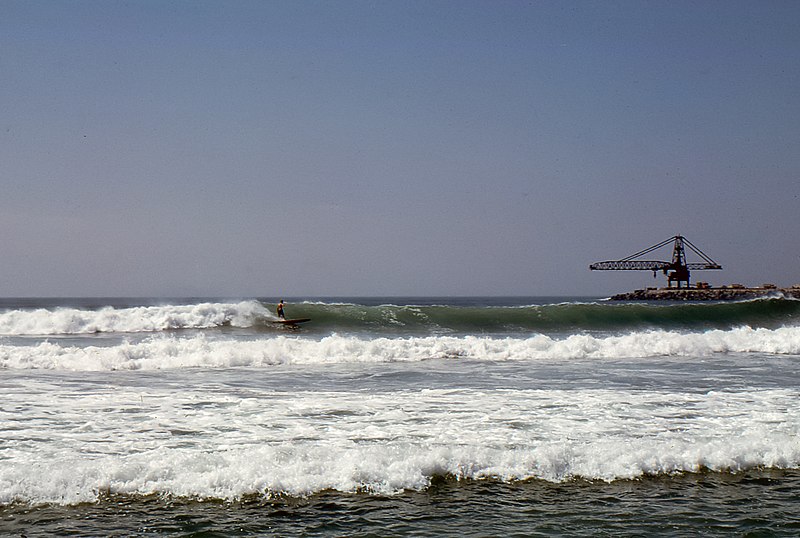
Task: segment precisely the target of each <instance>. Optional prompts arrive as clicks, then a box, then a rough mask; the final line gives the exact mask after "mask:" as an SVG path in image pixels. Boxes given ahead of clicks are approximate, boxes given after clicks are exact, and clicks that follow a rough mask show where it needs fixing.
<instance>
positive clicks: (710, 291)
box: [611, 286, 800, 301]
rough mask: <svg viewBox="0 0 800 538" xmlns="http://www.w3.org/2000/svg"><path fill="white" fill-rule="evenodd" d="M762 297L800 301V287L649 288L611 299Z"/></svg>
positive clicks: (737, 298) (689, 299)
mask: <svg viewBox="0 0 800 538" xmlns="http://www.w3.org/2000/svg"><path fill="white" fill-rule="evenodd" d="M762 297H784V298H788V299H800V286H792V287H791V288H777V287H770V286H767V287H760V288H746V287H727V286H723V287H719V288H647V289H643V290H635V291H631V292H627V293H620V294H617V295H614V296H612V297H611V300H612V301H739V300H748V299H759V298H762Z"/></svg>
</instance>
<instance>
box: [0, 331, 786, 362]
mask: <svg viewBox="0 0 800 538" xmlns="http://www.w3.org/2000/svg"><path fill="white" fill-rule="evenodd" d="M723 353H763V354H800V328H798V327H784V328H780V329H752V328H748V327H744V328H738V329H732V330H728V331H722V330H713V331H707V332H703V333H680V332H673V331H642V332H633V333H629V334H626V335H621V336H606V337H599V336H592V335H584V334H581V335H572V336H569V337H566V338H562V339H556V338H552V337H549V336H546V335H536V336H533V337H530V338H490V337H477V336H465V337H441V336H437V337H434V336H430V337H409V338H374V339H367V338H360V337H353V336H340V335H336V334H334V335H331V336H328V337H325V338H322V339H319V340H314V339H305V338H298V337H287V336H278V337H269V338H261V339H256V340H232V339H211V338H207V337H205V336H203V335H198V336H193V337H188V338H178V337H174V336H167V335H156V336H153V337H150V338H148V339H146V340H144V341H141V342H136V343H131V342H124V343H122V344H120V345H116V346H110V347H99V346H87V347H76V346H68V345H63V344H61V343H54V342H42V343H40V344H38V345H35V346H14V345H0V368H7V369H51V370H139V369H144V370H159V369H176V368H197V367H201V368H224V367H263V366H270V365H280V364H325V363H386V362H419V361H424V360H431V359H459V360H487V361H506V360H570V359H624V358H647V357H659V356H672V357H707V356H712V355H715V354H723Z"/></svg>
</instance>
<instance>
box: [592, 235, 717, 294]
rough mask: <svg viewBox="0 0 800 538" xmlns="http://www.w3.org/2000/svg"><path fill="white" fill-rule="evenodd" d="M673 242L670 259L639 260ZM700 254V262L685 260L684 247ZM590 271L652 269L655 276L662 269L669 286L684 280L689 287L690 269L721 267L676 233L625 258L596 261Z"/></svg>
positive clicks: (679, 285)
mask: <svg viewBox="0 0 800 538" xmlns="http://www.w3.org/2000/svg"><path fill="white" fill-rule="evenodd" d="M669 243H673V248H672V261H669V262H667V261H658V260H640V259H637V258H641V257H642V256H644V255H645V254H649V253H651V252H653V251H654V250H658V249H659V248H661V247H663V246H665V245H668V244H669ZM687 246H688V247H689V249H690V250H691V251H692V252H694V253H695V254H697V255H698V256H700V258H701V259H702V260H703V261H701V262H693V263H687V262H686V247H687ZM589 269H591V270H592V271H653V276H655V272H656V271H662V272H663V273H664V274H665V275H667V285H668V286H669V287H670V288H671V287H672V283H673V282H676V283H677V285H678V287H679V288H680V287H681V283H682V282H686V287H687V288H688V287H689V277H690V271H702V270H706V269H722V266H721V265H720V264H718V263H717V262H715V261H714V260H712V259H711V258H709V257H708V256H707V255H706V254H705V253H704V252H703V251H702V250H700V249H699V248H697V247H696V246H694V245H693V244H692V242H691V241H689V240H688V239H686V238H685V237H683V236H681V235H676V236H674V237H670V238H669V239H665V240H664V241H662V242H660V243H658V244H657V245H653V246H652V247H648V248H646V249H644V250H641V251H639V252H637V253H636V254H631V255H630V256H628V257H627V258H622V259H621V260H614V261H605V262H596V263H593V264H591V265H590V266H589Z"/></svg>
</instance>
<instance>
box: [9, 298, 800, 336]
mask: <svg viewBox="0 0 800 538" xmlns="http://www.w3.org/2000/svg"><path fill="white" fill-rule="evenodd" d="M289 311H290V314H291V317H298V318H300V317H302V318H311V319H312V320H313V323H312V324H310V325H308V326H307V327H308V328H309V329H310V330H312V331H314V332H315V333H316V334H325V333H327V334H331V333H358V332H372V333H375V334H376V335H380V334H404V333H406V334H414V335H419V334H449V333H453V334H513V333H519V332H527V333H532V332H536V333H564V332H575V331H616V332H629V331H631V330H641V329H655V330H659V329H662V330H683V329H686V330H698V329H701V330H702V329H729V328H735V327H740V326H750V327H766V328H777V327H781V326H786V325H798V324H800V301H797V300H792V299H782V298H771V299H757V300H750V301H742V302H719V303H690V304H653V303H612V302H589V303H581V302H568V303H559V304H544V305H529V306H521V307H517V306H515V307H510V306H447V305H391V304H388V305H378V306H367V305H360V304H352V303H325V302H305V303H299V304H293V305H290V307H289ZM273 312H274V305H268V304H264V303H261V302H259V301H255V300H251V301H242V302H238V303H213V302H205V303H199V304H191V305H161V306H137V307H131V308H114V307H110V306H108V307H103V308H99V309H80V308H55V309H35V310H8V311H5V312H0V335H6V336H26V335H39V336H41V335H80V334H94V333H143V332H161V331H176V330H182V329H201V330H202V329H214V328H219V327H240V328H254V329H256V330H259V329H265V328H274V327H273V324H272V322H273V321H275V319H276V317H275V315H274V314H273Z"/></svg>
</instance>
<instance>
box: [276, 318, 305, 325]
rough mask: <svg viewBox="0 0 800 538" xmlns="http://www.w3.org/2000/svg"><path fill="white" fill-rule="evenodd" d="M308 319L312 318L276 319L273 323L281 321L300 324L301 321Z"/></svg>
mask: <svg viewBox="0 0 800 538" xmlns="http://www.w3.org/2000/svg"><path fill="white" fill-rule="evenodd" d="M306 321H311V318H297V319H276V320H275V321H273V322H272V323H280V324H281V325H298V324H300V323H305V322H306Z"/></svg>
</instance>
